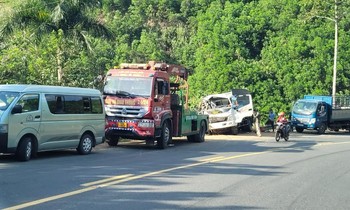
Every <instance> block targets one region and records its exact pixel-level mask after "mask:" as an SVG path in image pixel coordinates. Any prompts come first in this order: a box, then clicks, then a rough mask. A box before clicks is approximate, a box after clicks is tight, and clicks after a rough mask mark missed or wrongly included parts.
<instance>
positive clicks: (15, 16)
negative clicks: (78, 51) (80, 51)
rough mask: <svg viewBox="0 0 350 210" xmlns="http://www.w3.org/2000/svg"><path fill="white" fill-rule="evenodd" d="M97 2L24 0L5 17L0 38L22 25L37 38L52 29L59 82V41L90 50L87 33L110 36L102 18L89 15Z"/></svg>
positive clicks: (61, 71)
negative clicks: (56, 42) (68, 41)
mask: <svg viewBox="0 0 350 210" xmlns="http://www.w3.org/2000/svg"><path fill="white" fill-rule="evenodd" d="M100 6H101V3H100V1H98V0H28V1H26V3H24V4H21V5H18V6H17V7H15V9H14V10H13V12H12V13H11V14H10V15H9V16H8V17H7V18H6V19H5V21H4V24H3V25H2V27H1V28H0V38H4V37H6V36H9V35H11V34H12V33H13V32H14V31H15V30H22V29H28V30H30V31H31V32H32V34H33V35H34V36H35V37H36V38H38V40H40V38H41V37H42V36H44V35H47V34H51V33H54V34H55V35H56V37H57V40H58V44H57V49H56V62H57V79H58V82H59V83H60V84H62V83H64V82H63V81H62V78H64V71H63V66H64V64H63V53H64V48H63V44H64V43H65V42H66V41H67V40H68V39H70V40H75V41H77V42H79V43H82V44H83V46H84V47H85V48H86V49H88V50H90V51H91V50H92V49H91V47H90V44H89V39H88V35H92V36H102V37H105V38H111V37H112V33H111V32H110V31H109V30H108V28H107V27H106V26H105V25H104V21H103V18H101V17H99V18H93V17H92V16H89V14H92V13H91V11H92V9H94V8H96V7H100Z"/></svg>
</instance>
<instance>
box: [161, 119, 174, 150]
mask: <svg viewBox="0 0 350 210" xmlns="http://www.w3.org/2000/svg"><path fill="white" fill-rule="evenodd" d="M171 140H172V134H171V129H170V125H169V123H168V122H167V121H165V122H164V123H163V125H162V130H161V135H160V138H158V139H157V147H158V148H159V149H165V148H166V147H167V146H168V144H169V143H171Z"/></svg>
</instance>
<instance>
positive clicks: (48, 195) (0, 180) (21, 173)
mask: <svg viewBox="0 0 350 210" xmlns="http://www.w3.org/2000/svg"><path fill="white" fill-rule="evenodd" d="M349 137H350V135H349V134H348V133H347V132H337V133H335V132H329V133H327V134H324V135H318V134H316V133H315V132H307V133H302V134H299V133H292V134H291V137H290V141H288V142H285V141H280V142H276V141H274V138H273V133H271V132H267V133H263V136H262V137H257V136H255V135H254V133H241V134H239V135H237V136H232V135H213V136H206V142H205V143H189V142H187V141H186V139H184V138H180V139H176V140H175V141H174V143H175V146H174V147H171V148H168V149H166V150H157V149H155V148H153V147H151V146H146V145H144V144H143V143H142V142H123V143H121V145H120V146H118V147H108V146H107V145H106V144H103V145H99V146H98V147H96V148H95V149H94V150H93V153H92V154H90V155H87V156H80V155H78V154H77V153H76V152H75V150H66V151H57V152H44V153H40V154H39V157H38V158H35V159H32V160H30V161H29V162H17V161H16V160H15V159H14V157H13V156H9V155H1V156H0V209H22V208H25V209H84V210H88V209H128V210H129V209H194V210H197V209H203V210H209V209H213V210H214V209H215V210H216V209H348V208H349V206H350V191H349V190H348V189H349V188H350V173H349V172H350V164H348V162H349V161H348V160H349V158H350V153H349V150H350V139H349Z"/></svg>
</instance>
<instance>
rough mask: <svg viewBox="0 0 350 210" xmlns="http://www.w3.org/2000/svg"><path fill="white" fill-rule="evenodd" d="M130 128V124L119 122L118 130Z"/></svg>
mask: <svg viewBox="0 0 350 210" xmlns="http://www.w3.org/2000/svg"><path fill="white" fill-rule="evenodd" d="M127 127H128V123H126V122H118V128H127Z"/></svg>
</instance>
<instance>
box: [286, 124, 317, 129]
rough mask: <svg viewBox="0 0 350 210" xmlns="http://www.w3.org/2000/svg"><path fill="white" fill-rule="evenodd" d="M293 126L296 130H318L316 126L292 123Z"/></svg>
mask: <svg viewBox="0 0 350 210" xmlns="http://www.w3.org/2000/svg"><path fill="white" fill-rule="evenodd" d="M292 125H293V127H294V128H303V129H309V130H314V129H316V126H315V124H305V123H292Z"/></svg>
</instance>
